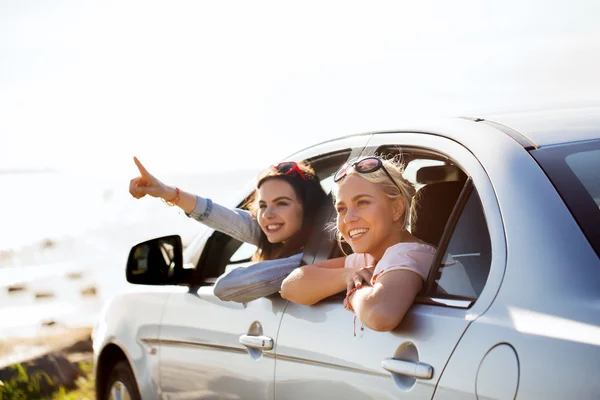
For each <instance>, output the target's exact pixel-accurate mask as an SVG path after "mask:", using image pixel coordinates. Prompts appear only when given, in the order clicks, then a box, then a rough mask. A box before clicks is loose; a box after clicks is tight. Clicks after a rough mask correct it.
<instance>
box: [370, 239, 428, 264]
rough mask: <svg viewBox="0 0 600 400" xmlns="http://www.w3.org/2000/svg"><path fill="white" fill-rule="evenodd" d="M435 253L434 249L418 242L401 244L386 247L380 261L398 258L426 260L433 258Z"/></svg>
mask: <svg viewBox="0 0 600 400" xmlns="http://www.w3.org/2000/svg"><path fill="white" fill-rule="evenodd" d="M435 253H436V248H435V247H433V246H431V245H429V244H425V243H418V242H402V243H396V244H395V245H393V246H390V247H388V249H387V250H386V251H385V253H384V254H383V257H382V258H381V259H382V260H384V259H390V258H395V257H398V256H409V257H414V256H416V257H426V258H427V257H433V256H435Z"/></svg>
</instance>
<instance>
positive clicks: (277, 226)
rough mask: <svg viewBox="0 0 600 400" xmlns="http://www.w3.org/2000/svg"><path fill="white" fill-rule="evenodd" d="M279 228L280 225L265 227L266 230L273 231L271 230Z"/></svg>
mask: <svg viewBox="0 0 600 400" xmlns="http://www.w3.org/2000/svg"><path fill="white" fill-rule="evenodd" d="M280 226H281V224H278V225H267V229H269V230H273V229H277V228H279V227H280Z"/></svg>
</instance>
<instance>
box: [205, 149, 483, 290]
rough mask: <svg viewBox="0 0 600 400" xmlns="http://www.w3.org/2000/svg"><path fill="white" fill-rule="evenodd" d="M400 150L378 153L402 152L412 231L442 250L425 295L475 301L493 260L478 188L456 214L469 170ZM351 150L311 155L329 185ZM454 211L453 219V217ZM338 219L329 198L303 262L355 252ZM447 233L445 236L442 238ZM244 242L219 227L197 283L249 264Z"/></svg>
mask: <svg viewBox="0 0 600 400" xmlns="http://www.w3.org/2000/svg"><path fill="white" fill-rule="evenodd" d="M399 151H400V150H399V149H398V147H397V146H394V147H382V148H380V149H378V150H377V154H385V155H386V156H387V157H390V158H391V157H394V156H398V157H401V159H402V161H403V164H404V165H405V177H406V178H407V179H408V180H409V181H411V182H412V183H413V184H414V185H415V187H416V188H417V196H416V199H417V202H416V205H417V209H416V215H417V218H416V220H414V221H411V224H410V230H411V232H412V233H413V234H414V235H415V236H416V237H418V238H419V239H421V240H423V241H425V242H427V243H430V244H432V245H434V246H436V247H438V248H439V251H440V254H438V255H439V257H436V260H438V266H437V267H436V265H434V267H433V268H432V274H433V275H434V276H432V277H430V278H431V279H430V280H431V282H432V284H431V285H424V286H429V287H424V290H423V292H422V295H423V296H443V297H450V298H463V299H472V300H475V299H476V298H477V297H478V295H479V294H480V293H481V290H482V289H483V286H484V285H485V281H486V279H487V275H488V272H489V266H490V262H491V245H490V241H489V233H488V231H487V225H486V223H485V216H484V215H483V210H482V209H481V203H480V201H479V198H478V195H477V192H476V190H474V189H473V188H472V184H471V185H470V186H471V189H472V192H469V194H468V195H466V196H465V195H463V197H465V199H464V200H463V201H462V203H463V204H460V205H459V208H460V211H461V212H456V211H455V213H454V214H453V210H455V208H456V206H457V202H458V201H459V198H460V197H461V196H460V195H461V193H462V192H463V191H464V190H465V188H466V187H467V186H468V182H470V180H469V179H468V176H467V174H466V173H465V172H464V171H463V170H462V169H461V168H460V166H458V165H456V164H455V163H454V162H453V161H452V160H451V159H449V158H448V157H446V156H445V155H442V154H439V153H435V152H432V151H429V150H425V149H418V148H414V149H413V148H402V150H401V155H400V154H399ZM350 152H351V151H350V149H347V150H343V151H338V152H335V153H332V154H328V155H326V156H321V157H319V158H317V159H312V160H309V161H310V162H311V165H313V167H314V169H315V171H316V173H317V175H318V176H319V178H320V179H321V181H322V183H323V186H324V187H325V188H326V189H330V188H331V186H332V185H333V179H332V177H333V174H334V173H335V171H336V170H337V169H338V168H339V167H340V166H341V165H342V164H343V163H344V162H346V161H347V159H348V157H349V155H350ZM465 193H466V192H465ZM330 197H331V194H330ZM242 204H244V203H242ZM466 214H468V215H466ZM453 215H455V217H454V218H453V219H454V220H451V219H452V218H451V217H452V216H453ZM335 218H336V213H335V209H334V206H333V197H331V201H329V202H326V204H325V205H324V206H323V208H322V209H321V210H319V215H318V217H317V223H318V225H319V226H322V227H323V229H322V230H321V232H320V234H315V235H313V236H312V237H311V239H310V240H309V242H308V243H307V244H306V246H305V252H304V257H303V263H304V264H312V263H315V262H319V261H323V260H325V259H328V258H334V257H341V256H343V255H345V254H346V255H347V254H350V253H351V252H352V249H351V248H350V247H349V246H348V245H346V244H344V243H342V244H341V246H340V245H339V244H338V243H337V240H336V235H335V230H334V229H332V227H334V226H335ZM444 232H446V235H445V239H446V240H442V239H443V237H444ZM441 242H443V243H441ZM241 246H242V243H241V242H239V241H238V240H235V239H232V238H231V237H229V236H227V235H225V234H222V233H219V232H215V234H213V235H212V237H211V238H210V239H209V241H208V243H207V246H206V247H205V251H204V254H203V255H202V257H201V259H200V262H199V266H203V268H202V270H201V275H200V276H197V277H196V279H198V278H199V279H200V281H199V284H204V285H206V284H213V283H214V281H215V280H216V278H217V277H218V276H219V275H221V274H222V273H223V272H226V271H227V270H230V269H231V268H236V267H240V266H246V265H248V264H249V263H250V255H251V253H252V251H253V249H254V248H253V246H252V245H246V244H244V246H247V250H246V251H245V252H244V251H242V252H240V250H241V249H242V247H241ZM444 248H445V252H444V253H443V254H442V253H441V251H444ZM248 250H249V251H248ZM240 254H243V255H242V256H240ZM449 260H450V261H449ZM434 263H435V261H434ZM198 272H200V271H198Z"/></svg>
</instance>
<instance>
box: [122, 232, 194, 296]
mask: <svg viewBox="0 0 600 400" xmlns="http://www.w3.org/2000/svg"><path fill="white" fill-rule="evenodd" d="M192 271H193V270H191V269H184V268H183V246H182V245H181V237H180V236H179V235H172V236H164V237H160V238H157V239H152V240H148V241H146V242H142V243H139V244H137V245H135V246H133V247H132V248H131V251H130V252H129V258H128V259H127V269H126V277H127V282H130V283H135V284H138V285H189V283H188V282H189V281H190V277H191V274H192Z"/></svg>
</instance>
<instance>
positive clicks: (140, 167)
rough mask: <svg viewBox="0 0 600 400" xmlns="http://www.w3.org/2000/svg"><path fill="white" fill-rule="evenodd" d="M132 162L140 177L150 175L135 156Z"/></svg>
mask: <svg viewBox="0 0 600 400" xmlns="http://www.w3.org/2000/svg"><path fill="white" fill-rule="evenodd" d="M133 162H134V163H135V165H136V166H137V168H138V170H139V171H140V174H142V176H148V175H150V172H148V170H147V169H146V168H144V166H143V165H142V163H141V162H140V160H138V159H137V157H135V156H134V157H133Z"/></svg>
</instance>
